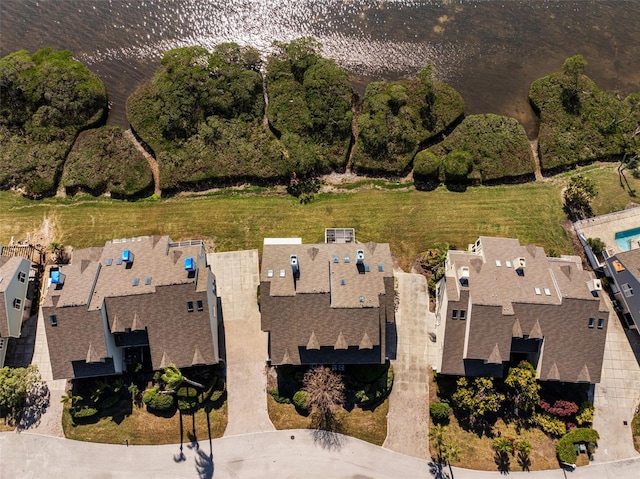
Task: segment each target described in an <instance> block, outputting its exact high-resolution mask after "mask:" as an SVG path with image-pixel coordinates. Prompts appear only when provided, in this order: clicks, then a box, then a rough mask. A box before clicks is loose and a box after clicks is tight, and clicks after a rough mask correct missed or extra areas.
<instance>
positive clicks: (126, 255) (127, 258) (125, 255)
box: [122, 249, 133, 264]
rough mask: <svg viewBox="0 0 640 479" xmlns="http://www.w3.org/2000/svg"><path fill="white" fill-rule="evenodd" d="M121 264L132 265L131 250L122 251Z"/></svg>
mask: <svg viewBox="0 0 640 479" xmlns="http://www.w3.org/2000/svg"><path fill="white" fill-rule="evenodd" d="M122 262H123V263H127V264H129V263H133V253H132V252H131V250H128V249H123V250H122Z"/></svg>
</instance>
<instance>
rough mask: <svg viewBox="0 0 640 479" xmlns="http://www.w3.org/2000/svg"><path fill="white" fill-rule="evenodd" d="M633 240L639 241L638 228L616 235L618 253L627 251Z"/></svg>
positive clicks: (639, 233)
mask: <svg viewBox="0 0 640 479" xmlns="http://www.w3.org/2000/svg"><path fill="white" fill-rule="evenodd" d="M634 240H640V227H638V228H633V229H631V230H625V231H619V232H618V233H616V244H617V245H618V248H620V251H629V250H630V249H631V242H632V241H634Z"/></svg>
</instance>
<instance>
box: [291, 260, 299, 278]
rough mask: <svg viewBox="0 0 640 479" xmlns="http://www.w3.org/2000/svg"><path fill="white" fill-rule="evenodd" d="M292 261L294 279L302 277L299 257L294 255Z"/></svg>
mask: <svg viewBox="0 0 640 479" xmlns="http://www.w3.org/2000/svg"><path fill="white" fill-rule="evenodd" d="M290 259H291V271H292V272H293V277H294V278H297V277H298V276H299V275H300V265H299V264H298V255H295V254H292V255H291V257H290Z"/></svg>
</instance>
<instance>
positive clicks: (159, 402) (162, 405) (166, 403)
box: [147, 393, 173, 411]
mask: <svg viewBox="0 0 640 479" xmlns="http://www.w3.org/2000/svg"><path fill="white" fill-rule="evenodd" d="M147 407H148V408H150V409H155V410H156V411H168V410H169V409H171V408H172V407H173V396H172V395H171V394H160V393H158V394H156V395H155V396H154V397H153V398H152V399H151V400H150V401H149V403H148V404H147Z"/></svg>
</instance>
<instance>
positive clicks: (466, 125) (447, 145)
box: [413, 114, 535, 183]
mask: <svg viewBox="0 0 640 479" xmlns="http://www.w3.org/2000/svg"><path fill="white" fill-rule="evenodd" d="M534 170H535V162H534V159H533V154H532V152H531V146H530V144H529V140H528V138H527V134H526V132H525V130H524V127H523V126H522V125H521V124H520V123H518V121H517V120H516V119H514V118H509V117H505V116H500V115H493V114H485V115H471V116H468V117H466V118H465V119H464V120H463V121H462V123H461V124H460V125H459V126H458V127H457V128H456V129H455V130H454V131H453V132H452V133H451V134H450V135H449V136H448V137H447V138H445V139H444V141H442V142H441V143H438V144H436V145H434V146H432V147H430V148H428V149H426V150H423V151H421V152H419V153H418V154H417V155H416V157H415V160H414V167H413V172H414V175H415V178H416V180H417V181H419V182H420V181H425V182H435V183H438V182H448V183H449V182H452V183H465V182H477V183H483V182H487V181H496V180H505V179H512V178H521V177H526V176H533V173H534Z"/></svg>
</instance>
